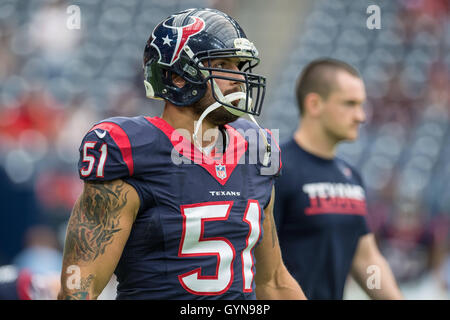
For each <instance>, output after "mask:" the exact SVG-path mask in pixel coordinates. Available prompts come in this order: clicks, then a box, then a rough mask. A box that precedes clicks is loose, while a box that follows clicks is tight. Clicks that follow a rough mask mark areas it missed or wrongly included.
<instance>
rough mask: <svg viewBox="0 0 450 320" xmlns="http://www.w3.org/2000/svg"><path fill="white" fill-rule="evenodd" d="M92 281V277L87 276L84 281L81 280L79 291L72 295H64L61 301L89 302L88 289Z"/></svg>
mask: <svg viewBox="0 0 450 320" xmlns="http://www.w3.org/2000/svg"><path fill="white" fill-rule="evenodd" d="M93 279H94V275H92V274H91V275H89V277H87V278H86V279H81V281H80V289H79V290H78V291H76V292H74V293H72V294H65V295H64V296H63V297H62V299H64V300H89V299H90V297H89V287H90V286H91V282H92V280H93Z"/></svg>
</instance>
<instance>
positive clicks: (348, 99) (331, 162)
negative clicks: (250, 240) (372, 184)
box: [274, 59, 402, 299]
mask: <svg viewBox="0 0 450 320" xmlns="http://www.w3.org/2000/svg"><path fill="white" fill-rule="evenodd" d="M296 95H297V102H298V105H299V109H300V116H301V120H300V123H299V127H298V128H297V130H296V131H295V133H294V135H293V137H292V138H291V139H289V140H288V141H286V142H284V143H283V144H281V145H280V148H281V150H282V151H283V154H282V163H283V172H282V175H281V176H280V178H279V179H278V180H277V182H276V184H275V190H276V194H277V199H276V202H275V209H274V211H275V213H274V215H275V221H276V225H277V228H278V235H279V239H280V247H281V250H282V255H283V258H284V260H285V263H286V266H287V268H288V270H289V271H290V272H291V273H292V275H293V276H294V277H295V278H296V280H297V281H298V282H299V284H300V285H301V286H302V288H303V290H304V292H305V295H306V297H307V298H308V299H342V298H343V292H344V284H345V281H346V278H347V275H348V274H349V272H350V273H351V274H352V276H353V277H354V279H355V280H356V281H357V282H358V284H359V285H360V286H361V287H362V288H363V289H364V291H365V292H366V293H367V294H368V295H369V296H370V297H371V298H373V299H401V298H402V295H401V293H400V291H399V288H398V286H397V284H396V281H395V279H394V276H393V274H392V272H391V269H390V267H389V265H388V263H387V262H386V260H385V259H384V257H383V256H382V255H381V253H380V252H379V250H378V248H377V245H376V242H375V238H374V235H373V233H371V232H370V230H369V228H368V226H367V223H366V215H367V209H366V199H365V191H364V185H363V181H362V179H361V177H360V175H359V173H358V172H357V171H356V170H355V169H354V168H353V167H352V166H350V165H349V164H348V163H346V162H345V161H343V160H342V159H340V158H338V157H336V147H337V146H338V144H339V143H340V142H342V141H353V140H355V139H356V138H357V137H358V130H359V126H360V125H361V124H362V123H363V122H364V121H365V119H366V115H365V112H364V109H363V102H364V100H365V99H366V94H365V88H364V83H363V81H362V79H361V77H360V76H359V74H358V72H357V71H356V70H355V69H354V68H353V67H351V66H350V65H348V64H346V63H344V62H341V61H337V60H333V59H320V60H315V61H313V62H311V63H310V64H309V65H308V66H306V67H305V69H304V70H303V71H302V73H301V75H300V76H299V78H298V80H297V84H296Z"/></svg>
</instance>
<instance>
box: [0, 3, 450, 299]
mask: <svg viewBox="0 0 450 320" xmlns="http://www.w3.org/2000/svg"><path fill="white" fill-rule="evenodd" d="M373 4H375V5H378V6H379V8H380V13H381V29H373V30H370V29H369V28H368V27H367V25H366V21H367V19H368V17H369V16H370V13H367V8H368V7H369V6H370V5H373ZM71 5H76V6H78V8H79V9H80V14H81V15H80V17H81V21H80V28H79V29H70V28H68V27H67V21H68V19H70V17H71V15H72V13H73V11H71V10H70V9H69V11H68V8H69V7H70V6H71ZM191 7H215V8H218V9H220V10H223V11H224V12H226V13H228V14H230V15H231V16H233V17H235V18H236V20H237V21H239V23H240V24H241V25H242V26H243V28H244V29H245V30H246V33H247V35H248V36H249V38H250V39H251V40H252V41H253V42H254V43H255V44H256V46H257V47H258V48H259V51H260V55H261V58H262V62H261V66H260V68H259V73H261V74H265V75H267V77H268V83H269V84H268V92H267V96H266V102H265V104H264V108H263V112H262V113H263V115H262V116H261V117H260V118H261V123H262V124H263V125H264V126H266V127H267V128H269V129H272V130H273V129H279V133H280V140H283V139H287V138H288V137H289V136H290V134H291V133H292V132H293V131H294V130H295V128H296V126H297V108H296V103H295V96H294V84H295V80H296V78H297V76H298V74H299V72H300V71H301V69H302V67H303V66H305V65H306V64H307V63H308V62H309V61H311V60H312V59H315V58H318V57H323V56H331V57H334V58H338V59H342V60H344V61H346V62H349V63H351V64H352V65H354V66H355V67H356V68H358V70H359V71H360V72H361V74H362V76H363V78H364V80H365V83H366V87H367V93H368V101H367V105H366V108H367V113H368V115H369V119H368V121H367V123H366V124H365V125H364V126H363V128H362V130H361V137H360V139H359V140H358V141H357V142H355V143H349V144H344V145H342V148H340V149H339V153H340V155H341V156H342V157H344V158H346V159H347V160H348V161H350V162H351V163H353V164H354V165H355V166H356V167H357V168H359V169H360V170H361V173H362V175H363V177H364V179H365V183H366V186H367V191H368V199H369V208H370V216H369V222H370V225H371V227H372V230H373V231H374V232H375V234H376V236H377V239H378V241H379V245H380V248H381V250H382V252H383V254H384V255H385V256H386V258H387V259H388V261H389V263H390V264H391V266H392V268H393V271H394V273H395V275H396V277H397V279H398V281H399V284H400V286H401V288H402V290H403V292H404V294H405V297H406V298H408V299H448V298H449V297H450V250H449V248H450V245H449V244H450V243H449V242H450V237H449V226H450V119H449V114H450V113H449V112H450V95H449V89H450V12H449V10H450V2H449V1H448V0H428V1H425V0H401V1H389V0H377V1H375V0H373V1H370V0H358V1H351V0H317V1H313V0H302V1H297V0H279V1H270V0H241V1H239V0H216V1H214V0H165V1H157V0H127V1H120V0H73V1H60V0H0V265H7V264H14V265H16V266H18V267H19V268H23V267H27V268H31V269H32V270H33V271H34V272H41V273H45V272H51V271H53V272H59V271H60V269H59V268H60V258H61V252H62V244H63V241H64V236H65V228H66V222H67V220H68V217H69V215H70V211H71V208H72V206H73V204H74V202H75V200H76V198H77V196H78V195H79V193H80V192H81V189H82V183H81V180H79V179H78V173H77V161H78V147H79V143H80V141H81V138H82V136H83V135H84V133H85V132H86V131H87V130H88V129H89V128H90V127H91V126H92V125H93V124H94V123H95V122H96V121H98V120H100V119H103V118H106V117H109V116H117V115H123V116H134V115H138V114H146V115H150V116H156V115H160V113H161V111H162V104H161V103H159V102H155V101H151V100H148V99H145V94H144V88H143V84H142V66H141V58H142V53H143V48H144V45H145V42H146V40H147V38H148V37H149V35H150V33H151V31H152V29H153V27H154V26H155V25H156V23H158V22H159V21H160V20H161V19H163V18H164V17H166V16H168V15H170V14H171V13H173V12H176V11H179V10H181V9H187V8H191ZM113 291H114V284H113V283H112V284H111V286H110V287H109V288H108V290H106V291H105V295H104V296H103V298H105V299H107V298H111V297H114V294H113ZM345 298H346V299H365V298H367V297H366V296H365V294H363V293H362V291H361V290H360V289H358V288H357V287H356V286H355V284H354V282H353V281H352V279H349V281H348V286H347V288H346V293H345Z"/></svg>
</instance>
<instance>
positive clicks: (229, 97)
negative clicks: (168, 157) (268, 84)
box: [192, 90, 272, 167]
mask: <svg viewBox="0 0 450 320" xmlns="http://www.w3.org/2000/svg"><path fill="white" fill-rule="evenodd" d="M219 91H220V90H219ZM222 97H223V98H224V102H225V103H231V102H233V101H235V100H237V99H239V100H240V101H239V104H241V103H242V102H243V101H244V102H243V103H245V99H246V94H245V93H244V92H233V93H230V94H228V95H226V96H223V95H222ZM250 99H251V98H250ZM220 107H222V104H221V103H220V102H215V103H213V104H212V105H210V106H209V107H208V108H206V109H205V111H203V112H202V114H201V115H200V118H199V119H198V120H197V122H196V123H195V127H194V133H193V134H192V138H193V142H194V145H195V146H196V147H197V148H198V149H199V150H200V151H201V152H202V153H204V149H203V147H202V146H201V143H199V141H198V132H199V130H200V128H201V126H202V122H203V120H204V119H205V117H206V116H207V115H208V114H210V113H211V112H213V111H214V110H216V109H217V108H220ZM226 109H227V110H228V111H230V110H229V109H230V108H226ZM243 114H245V113H243ZM248 116H249V118H250V120H251V121H252V122H254V123H255V124H256V126H257V127H258V129H259V132H260V135H261V137H262V138H263V141H264V144H265V146H266V151H265V152H264V158H263V161H262V164H263V166H265V167H266V166H268V165H269V160H270V156H271V152H272V149H271V146H270V144H269V142H268V141H267V137H266V134H267V131H265V130H263V128H261V126H260V125H259V124H258V122H257V121H256V119H255V117H253V115H251V114H248Z"/></svg>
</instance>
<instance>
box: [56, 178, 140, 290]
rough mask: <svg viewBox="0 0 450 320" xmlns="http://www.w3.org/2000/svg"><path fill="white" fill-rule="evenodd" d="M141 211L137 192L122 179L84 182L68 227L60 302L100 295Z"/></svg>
mask: <svg viewBox="0 0 450 320" xmlns="http://www.w3.org/2000/svg"><path fill="white" fill-rule="evenodd" d="M138 209H139V197H138V195H137V193H136V191H135V189H134V188H133V187H131V186H130V185H129V184H127V183H125V182H123V181H122V180H115V181H107V182H85V184H84V189H83V193H82V194H81V195H80V197H79V198H78V200H77V202H76V203H75V206H74V208H73V210H72V214H71V217H70V219H69V223H68V227H67V233H66V241H65V246H64V258H63V270H62V273H61V291H60V294H59V296H58V298H59V299H93V298H94V299H95V298H96V297H97V296H98V295H99V294H100V293H101V291H102V290H103V288H104V287H105V286H106V284H107V283H108V281H109V279H110V278H111V275H112V273H113V271H114V269H115V267H116V265H117V263H118V261H119V258H120V256H121V254H122V251H123V248H124V246H125V243H126V241H127V239H128V236H129V234H130V230H131V226H132V224H133V222H134V219H135V217H136V214H137V212H138ZM73 270H78V274H76V273H73V272H72V271H73ZM76 277H78V279H75V278H76Z"/></svg>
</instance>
